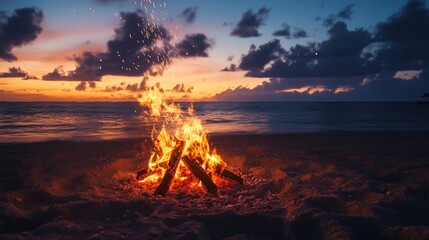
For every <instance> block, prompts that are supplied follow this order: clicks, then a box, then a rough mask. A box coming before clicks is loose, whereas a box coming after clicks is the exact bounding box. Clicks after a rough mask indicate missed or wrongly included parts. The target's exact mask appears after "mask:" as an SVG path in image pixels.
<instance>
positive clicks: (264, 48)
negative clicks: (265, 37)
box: [239, 39, 285, 72]
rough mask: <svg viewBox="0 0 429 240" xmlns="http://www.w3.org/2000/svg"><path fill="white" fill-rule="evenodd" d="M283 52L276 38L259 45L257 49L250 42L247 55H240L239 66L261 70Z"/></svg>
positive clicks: (244, 68) (245, 68)
mask: <svg viewBox="0 0 429 240" xmlns="http://www.w3.org/2000/svg"><path fill="white" fill-rule="evenodd" d="M284 52H285V50H284V49H283V48H282V46H281V45H280V41H279V40H277V39H276V40H273V41H270V42H268V43H266V44H263V45H261V46H259V48H258V49H256V46H255V45H253V44H252V45H251V46H250V49H249V52H248V53H247V55H244V56H243V57H242V59H241V63H240V65H239V68H240V69H243V70H251V71H257V72H259V71H262V70H263V68H264V67H265V65H267V64H268V63H269V62H271V61H273V60H276V59H278V58H279V57H280V55H282V54H284Z"/></svg>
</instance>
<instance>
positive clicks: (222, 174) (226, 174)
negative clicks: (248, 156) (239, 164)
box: [215, 166, 243, 185]
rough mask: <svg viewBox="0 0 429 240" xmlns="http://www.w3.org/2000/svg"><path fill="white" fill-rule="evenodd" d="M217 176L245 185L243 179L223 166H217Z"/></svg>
mask: <svg viewBox="0 0 429 240" xmlns="http://www.w3.org/2000/svg"><path fill="white" fill-rule="evenodd" d="M215 174H216V175H218V176H220V177H222V178H226V179H229V180H233V181H235V182H237V183H239V184H241V185H243V178H242V177H240V176H238V175H237V174H235V173H233V172H231V171H229V170H228V169H225V168H223V167H221V166H217V167H216V170H215Z"/></svg>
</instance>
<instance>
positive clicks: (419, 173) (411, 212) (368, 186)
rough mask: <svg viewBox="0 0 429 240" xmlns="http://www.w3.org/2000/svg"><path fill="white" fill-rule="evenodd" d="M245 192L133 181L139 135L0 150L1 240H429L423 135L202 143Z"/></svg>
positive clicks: (142, 147) (426, 138) (224, 186)
mask: <svg viewBox="0 0 429 240" xmlns="http://www.w3.org/2000/svg"><path fill="white" fill-rule="evenodd" d="M210 141H211V142H212V144H213V146H214V147H216V148H217V150H218V152H219V153H220V155H221V156H222V157H223V159H224V160H225V161H226V162H227V163H228V164H229V165H230V166H231V167H232V168H233V169H234V170H235V171H237V172H238V173H240V174H242V176H243V177H244V180H245V181H244V183H245V184H244V185H243V186H241V185H237V184H230V183H228V182H224V183H221V184H220V185H219V192H218V194H216V195H210V194H207V193H205V191H204V189H203V188H197V189H195V188H192V189H190V188H187V187H186V185H183V184H182V185H180V183H174V185H173V188H172V190H171V191H170V192H169V193H168V194H167V196H165V197H159V196H157V197H155V196H153V195H152V193H153V191H154V186H153V184H152V185H151V184H141V183H137V182H136V181H135V180H134V177H135V172H136V170H137V169H140V168H141V167H143V166H145V165H146V164H147V159H148V154H149V149H150V141H149V140H148V139H137V140H136V139H134V140H116V141H102V142H66V141H53V142H43V143H20V144H6V143H2V144H0V153H1V155H0V156H1V159H0V191H1V194H0V202H1V203H0V219H1V220H0V238H4V239H32V238H37V239H59V238H62V239H225V238H227V239H429V147H428V146H429V134H428V133H425V132H422V133H419V132H413V133H407V132H402V133H401V132H367V133H362V132H360V133H354V132H349V133H341V132H339V133H311V134H284V135H243V136H211V137H210Z"/></svg>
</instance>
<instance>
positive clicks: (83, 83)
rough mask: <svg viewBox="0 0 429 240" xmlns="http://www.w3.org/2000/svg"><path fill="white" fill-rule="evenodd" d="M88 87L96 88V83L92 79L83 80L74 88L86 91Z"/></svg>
mask: <svg viewBox="0 0 429 240" xmlns="http://www.w3.org/2000/svg"><path fill="white" fill-rule="evenodd" d="M88 88H96V83H95V82H92V81H81V82H80V83H79V84H78V85H77V86H76V87H75V88H74V89H75V90H76V91H86V89H88Z"/></svg>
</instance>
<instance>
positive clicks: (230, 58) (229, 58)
mask: <svg viewBox="0 0 429 240" xmlns="http://www.w3.org/2000/svg"><path fill="white" fill-rule="evenodd" d="M226 60H228V61H232V60H234V55H229V56H228V57H227V58H226Z"/></svg>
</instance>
